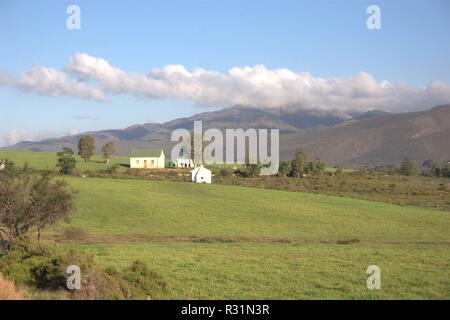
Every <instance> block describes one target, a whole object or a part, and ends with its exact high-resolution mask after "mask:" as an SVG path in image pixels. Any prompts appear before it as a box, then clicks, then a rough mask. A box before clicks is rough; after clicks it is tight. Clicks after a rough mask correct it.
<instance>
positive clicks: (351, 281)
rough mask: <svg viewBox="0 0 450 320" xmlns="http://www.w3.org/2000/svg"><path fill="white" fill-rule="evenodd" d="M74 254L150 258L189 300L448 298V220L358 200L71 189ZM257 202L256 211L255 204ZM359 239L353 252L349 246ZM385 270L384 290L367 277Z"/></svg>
mask: <svg viewBox="0 0 450 320" xmlns="http://www.w3.org/2000/svg"><path fill="white" fill-rule="evenodd" d="M68 180H69V182H70V184H71V185H72V186H73V187H74V188H75V189H76V190H78V191H79V194H78V200H77V212H76V214H75V216H74V217H73V219H72V220H71V222H70V224H63V225H60V226H58V227H57V228H55V229H54V230H53V231H52V233H51V234H50V235H52V236H53V237H55V238H58V234H61V233H63V232H64V230H65V228H67V227H69V226H70V227H76V228H79V229H81V230H84V231H85V232H86V234H85V235H84V238H83V239H77V240H72V241H69V240H67V239H66V240H65V241H63V243H64V245H65V246H66V247H67V248H77V249H82V250H83V251H87V252H91V253H93V254H94V255H95V256H96V258H97V259H98V261H99V262H100V263H102V264H104V265H116V266H117V265H118V266H125V265H127V264H129V263H130V262H131V261H132V260H134V259H137V258H138V259H142V260H144V261H146V262H148V263H149V265H150V266H152V267H153V268H154V269H155V270H157V271H158V272H160V273H161V274H162V275H163V276H164V277H165V278H166V279H167V280H168V282H169V284H170V288H171V291H172V297H173V298H179V299H186V298H189V299H201V298H205V299H227V298H239V299H244V298H249V299H250V298H255V299H257V298H267V299H282V298H285V299H314V298H322V299H324V298H336V299H357V298H367V299H379V298H383V299H385V298H387V299H394V298H450V250H449V247H450V215H449V214H448V213H447V212H441V211H436V210H429V209H428V210H427V209H420V208H414V207H403V206H397V205H392V204H384V203H379V202H370V201H363V200H354V199H348V198H340V197H332V196H324V195H315V194H304V193H297V192H285V191H276V190H259V189H255V188H244V187H233V186H222V185H211V186H206V185H196V184H188V183H178V182H171V183H166V182H158V181H140V180H118V179H115V180H112V179H96V178H69V179H68ZM249 203H251V205H249ZM351 239H354V240H353V241H347V240H351ZM371 264H376V265H379V266H380V267H381V269H382V289H381V290H378V291H372V290H368V289H367V288H366V279H367V274H366V269H367V267H368V266H369V265H371Z"/></svg>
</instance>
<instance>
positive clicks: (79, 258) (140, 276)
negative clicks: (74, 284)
mask: <svg viewBox="0 0 450 320" xmlns="http://www.w3.org/2000/svg"><path fill="white" fill-rule="evenodd" d="M70 265H77V266H79V267H80V270H81V289H79V290H72V291H69V290H68V289H67V288H66V281H67V278H68V276H69V275H68V274H67V273H66V270H67V267H68V266H70ZM0 272H1V273H2V274H3V275H4V276H5V277H6V278H8V279H10V280H13V281H14V282H15V283H17V284H20V285H26V286H28V287H30V288H32V289H38V290H49V291H56V292H59V291H61V292H62V291H65V292H66V294H67V293H69V297H70V298H72V299H95V300H97V299H158V298H166V297H167V295H168V293H167V283H166V282H165V281H164V279H163V278H162V277H161V276H160V275H159V274H158V273H156V272H154V271H152V270H151V269H149V268H148V266H147V265H146V264H145V263H144V262H142V261H135V262H134V263H133V264H132V265H131V266H130V267H129V268H126V269H124V270H117V269H115V268H112V267H109V268H106V269H104V268H101V267H100V266H99V265H97V264H96V263H95V259H94V257H93V256H92V255H90V254H87V253H84V252H80V251H73V250H71V251H69V252H65V251H64V250H62V249H61V248H60V247H58V246H57V245H56V244H52V243H48V242H40V243H39V242H37V241H34V240H30V239H27V238H18V239H16V240H14V241H13V242H12V244H11V246H10V248H9V249H8V250H7V251H2V252H1V253H0Z"/></svg>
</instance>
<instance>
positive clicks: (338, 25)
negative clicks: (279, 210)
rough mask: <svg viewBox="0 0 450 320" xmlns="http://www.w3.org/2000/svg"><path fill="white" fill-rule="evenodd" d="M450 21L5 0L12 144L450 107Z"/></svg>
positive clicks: (1, 57) (219, 4)
mask: <svg viewBox="0 0 450 320" xmlns="http://www.w3.org/2000/svg"><path fill="white" fill-rule="evenodd" d="M70 5H77V6H78V7H79V8H80V11H81V15H80V21H81V28H80V29H73V30H70V29H68V28H67V19H68V18H69V16H70V14H68V13H67V12H66V10H67V8H68V7H69V6H70ZM370 5H377V6H378V7H379V8H380V21H381V29H374V30H370V29H368V27H367V19H368V17H369V16H370V15H371V14H370V13H369V14H368V13H367V11H366V10H367V8H368V7H369V6H370ZM449 17H450V1H439V0H427V1H401V0H397V1H377V0H372V1H363V0H358V1H351V0H350V1H331V0H329V1H320V0H319V1H300V0H296V1H283V0H277V1H275V0H274V1H267V0H257V1H250V0H239V1H235V0H227V1H220V0H217V1H192V0H183V1H170V0H169V1H168V0H165V1H130V0H128V1H98V0H96V1H93V0H89V1H80V0H78V1H76V0H71V1H60V0H58V1H57V0H54V1H49V0H47V1H46V0H40V1H31V0H28V1H25V0H23V1H21V0H0V146H5V145H10V144H13V143H16V142H18V141H21V140H39V139H42V138H47V137H54V136H62V135H67V134H75V133H79V132H84V131H90V130H100V129H110V128H124V127H127V126H130V125H133V124H138V123H147V122H163V121H168V120H171V119H174V118H177V117H182V116H189V115H192V114H194V113H199V112H203V111H209V110H216V109H219V108H225V107H230V106H232V105H235V104H245V105H250V106H254V107H264V108H265V107H268V108H272V107H281V106H284V105H290V104H293V105H296V106H297V107H298V108H305V109H308V108H311V109H316V108H319V109H329V110H340V111H348V110H352V111H353V110H360V111H365V110H370V109H375V108H376V109H382V110H387V111H391V112H405V111H415V110H423V109H426V108H429V107H432V106H433V105H436V104H443V103H450V58H449V57H450V19H449Z"/></svg>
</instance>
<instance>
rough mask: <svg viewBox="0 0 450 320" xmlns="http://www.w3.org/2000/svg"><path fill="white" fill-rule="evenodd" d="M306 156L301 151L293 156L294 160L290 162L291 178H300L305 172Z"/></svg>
mask: <svg viewBox="0 0 450 320" xmlns="http://www.w3.org/2000/svg"><path fill="white" fill-rule="evenodd" d="M306 160H307V159H306V155H305V153H304V152H303V150H301V149H300V150H298V151H297V153H296V154H295V158H294V160H292V162H291V173H290V176H291V177H301V176H302V175H303V173H304V172H305V166H306Z"/></svg>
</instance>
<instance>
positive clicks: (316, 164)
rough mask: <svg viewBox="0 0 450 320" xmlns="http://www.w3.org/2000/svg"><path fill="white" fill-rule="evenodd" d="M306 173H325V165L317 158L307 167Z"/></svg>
mask: <svg viewBox="0 0 450 320" xmlns="http://www.w3.org/2000/svg"><path fill="white" fill-rule="evenodd" d="M306 171H307V172H308V173H314V174H321V173H323V172H324V171H325V164H324V163H323V162H322V161H320V158H316V159H315V160H314V161H311V162H309V163H308V164H307V165H306Z"/></svg>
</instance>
